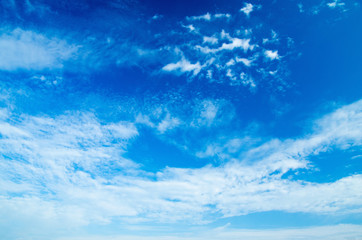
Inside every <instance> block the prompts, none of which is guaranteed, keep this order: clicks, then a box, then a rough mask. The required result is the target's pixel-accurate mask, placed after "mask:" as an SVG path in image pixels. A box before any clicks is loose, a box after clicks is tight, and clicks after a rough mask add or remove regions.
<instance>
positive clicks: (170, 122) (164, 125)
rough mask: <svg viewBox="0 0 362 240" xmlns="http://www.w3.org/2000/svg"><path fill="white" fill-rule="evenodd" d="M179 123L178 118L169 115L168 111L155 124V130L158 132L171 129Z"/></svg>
mask: <svg viewBox="0 0 362 240" xmlns="http://www.w3.org/2000/svg"><path fill="white" fill-rule="evenodd" d="M180 124H181V121H180V120H179V119H178V118H175V117H171V115H170V114H169V113H167V114H166V117H165V118H164V119H163V120H162V121H161V122H160V123H159V124H158V125H157V130H158V131H159V132H160V133H165V132H166V131H168V130H171V129H173V128H175V127H177V126H179V125H180Z"/></svg>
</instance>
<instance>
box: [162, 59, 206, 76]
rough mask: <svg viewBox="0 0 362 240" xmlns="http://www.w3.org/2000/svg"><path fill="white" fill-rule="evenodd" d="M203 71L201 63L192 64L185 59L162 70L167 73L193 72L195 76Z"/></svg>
mask: <svg viewBox="0 0 362 240" xmlns="http://www.w3.org/2000/svg"><path fill="white" fill-rule="evenodd" d="M201 69H202V66H201V65H200V63H199V62H197V63H194V64H192V63H190V62H189V61H188V60H186V59H184V58H182V59H181V60H180V61H178V62H177V63H169V64H167V65H166V66H164V67H163V68H162V70H163V71H166V72H173V71H176V72H181V73H184V72H192V73H193V75H194V76H195V75H197V74H198V73H199V72H200V71H201Z"/></svg>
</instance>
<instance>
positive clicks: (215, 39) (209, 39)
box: [203, 36, 219, 44]
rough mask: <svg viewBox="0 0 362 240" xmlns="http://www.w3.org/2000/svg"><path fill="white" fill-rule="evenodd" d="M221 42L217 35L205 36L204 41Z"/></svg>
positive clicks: (210, 42)
mask: <svg viewBox="0 0 362 240" xmlns="http://www.w3.org/2000/svg"><path fill="white" fill-rule="evenodd" d="M218 42H219V39H217V38H216V37H207V36H204V39H203V43H209V44H217V43H218Z"/></svg>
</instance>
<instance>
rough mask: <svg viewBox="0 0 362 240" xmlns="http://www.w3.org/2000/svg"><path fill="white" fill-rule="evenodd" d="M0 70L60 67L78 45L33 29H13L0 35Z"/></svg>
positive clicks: (72, 55)
mask: <svg viewBox="0 0 362 240" xmlns="http://www.w3.org/2000/svg"><path fill="white" fill-rule="evenodd" d="M0 49H1V51H0V70H5V71H13V70H17V69H26V70H41V69H46V68H62V67H63V63H64V61H66V60H69V59H71V58H72V57H74V54H75V53H76V51H77V49H78V47H77V46H74V45H69V44H68V43H67V42H65V41H63V40H60V39H57V38H48V37H47V36H45V35H42V34H40V33H36V32H33V31H24V30H22V29H19V28H18V29H15V30H13V31H12V32H9V33H3V34H2V35H1V36H0Z"/></svg>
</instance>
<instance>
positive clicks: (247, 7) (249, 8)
mask: <svg viewBox="0 0 362 240" xmlns="http://www.w3.org/2000/svg"><path fill="white" fill-rule="evenodd" d="M253 10H254V6H253V4H251V3H245V7H243V8H241V9H240V12H243V13H245V15H246V16H248V17H249V15H250V13H251V12H252V11H253Z"/></svg>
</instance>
